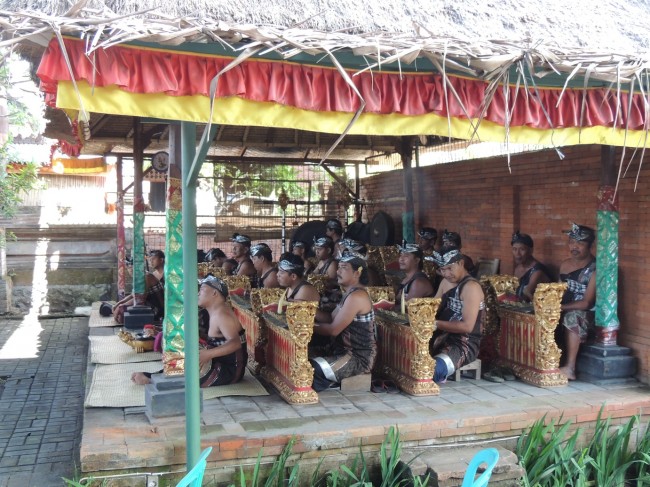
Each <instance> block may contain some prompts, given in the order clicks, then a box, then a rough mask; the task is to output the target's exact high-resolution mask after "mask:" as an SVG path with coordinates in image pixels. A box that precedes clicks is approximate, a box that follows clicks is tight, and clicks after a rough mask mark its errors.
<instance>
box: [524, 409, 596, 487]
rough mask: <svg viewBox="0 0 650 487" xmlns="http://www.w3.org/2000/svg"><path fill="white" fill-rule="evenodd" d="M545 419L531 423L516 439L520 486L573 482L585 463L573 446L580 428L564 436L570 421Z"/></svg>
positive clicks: (568, 483) (573, 483)
mask: <svg viewBox="0 0 650 487" xmlns="http://www.w3.org/2000/svg"><path fill="white" fill-rule="evenodd" d="M545 422H546V416H544V417H542V418H541V419H539V420H538V421H536V422H535V423H533V425H532V426H531V427H530V428H529V430H528V431H527V432H526V433H525V434H523V435H521V436H520V437H519V440H518V441H517V447H516V449H515V452H516V453H517V456H518V457H519V460H520V463H521V465H522V466H523V467H524V469H525V470H526V477H525V478H524V486H526V487H528V486H536V485H553V486H555V485H576V484H575V479H577V478H578V477H579V475H578V473H579V471H580V470H581V469H584V462H585V459H584V457H583V456H582V455H581V452H580V451H576V449H575V445H576V441H577V439H578V436H579V434H580V430H576V431H575V432H574V433H573V434H572V435H571V436H570V437H569V438H568V439H567V438H566V435H567V433H568V430H569V428H570V426H571V422H567V423H565V424H564V425H562V426H558V425H557V424H556V423H555V421H554V420H551V421H550V422H549V423H548V424H545Z"/></svg>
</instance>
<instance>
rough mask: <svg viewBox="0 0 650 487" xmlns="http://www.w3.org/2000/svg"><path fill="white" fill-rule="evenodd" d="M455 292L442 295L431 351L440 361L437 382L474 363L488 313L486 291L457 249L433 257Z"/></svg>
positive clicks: (438, 361)
mask: <svg viewBox="0 0 650 487" xmlns="http://www.w3.org/2000/svg"><path fill="white" fill-rule="evenodd" d="M433 257H434V259H435V262H436V264H437V265H438V266H439V267H440V271H441V272H442V275H443V277H444V278H445V279H447V281H449V282H450V284H451V286H453V287H452V288H451V289H449V290H448V291H447V292H445V293H444V294H443V295H442V303H441V304H440V307H439V308H438V314H437V315H436V330H435V332H434V333H433V337H432V338H431V342H430V344H429V350H430V353H431V355H432V356H433V358H434V359H435V361H436V366H435V371H434V376H433V380H434V381H435V382H444V381H445V380H446V379H447V377H449V376H450V375H452V374H453V373H454V372H455V371H456V370H458V369H459V368H460V367H462V366H463V365H466V364H468V363H471V362H473V361H474V360H475V359H476V357H477V355H478V351H479V347H480V340H481V323H482V318H483V311H484V309H485V303H484V301H483V300H484V295H483V289H482V288H481V285H480V284H479V283H478V281H477V280H476V279H474V278H473V277H472V276H470V275H469V272H467V269H465V263H464V259H463V254H461V253H460V252H459V251H458V250H456V249H449V250H446V251H443V252H442V253H440V254H439V253H437V252H434V253H433Z"/></svg>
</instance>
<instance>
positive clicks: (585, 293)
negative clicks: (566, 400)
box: [560, 223, 596, 380]
mask: <svg viewBox="0 0 650 487" xmlns="http://www.w3.org/2000/svg"><path fill="white" fill-rule="evenodd" d="M567 234H568V235H569V252H570V253H571V257H569V258H568V259H566V260H565V261H563V262H562V264H560V281H561V282H566V283H567V289H566V291H565V292H564V296H562V316H561V318H560V323H561V324H562V325H563V326H564V329H565V334H564V336H565V342H566V343H565V346H566V349H565V350H564V354H563V355H564V359H565V361H564V362H565V363H564V366H563V367H560V370H561V371H562V373H563V374H564V375H566V376H567V378H568V379H569V380H575V379H576V359H577V357H578V351H579V350H580V344H581V343H584V342H585V341H586V340H587V334H588V332H589V330H590V329H591V328H592V327H593V326H594V312H593V311H592V310H593V307H594V304H595V303H596V258H595V257H594V255H593V254H592V253H591V249H592V246H593V243H594V241H595V240H596V234H595V232H594V230H593V229H592V228H589V227H585V226H583V225H576V224H575V223H574V224H573V227H572V229H571V231H569V232H567Z"/></svg>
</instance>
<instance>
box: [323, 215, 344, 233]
mask: <svg viewBox="0 0 650 487" xmlns="http://www.w3.org/2000/svg"><path fill="white" fill-rule="evenodd" d="M325 228H329V229H330V230H335V231H336V232H337V233H343V225H341V222H340V221H338V220H337V219H335V218H332V219H331V220H328V221H327V224H326V225H325Z"/></svg>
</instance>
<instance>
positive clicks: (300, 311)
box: [262, 301, 318, 404]
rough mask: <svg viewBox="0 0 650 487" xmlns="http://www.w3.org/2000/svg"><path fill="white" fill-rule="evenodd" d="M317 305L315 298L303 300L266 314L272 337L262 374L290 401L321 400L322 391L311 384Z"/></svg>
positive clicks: (265, 321)
mask: <svg viewBox="0 0 650 487" xmlns="http://www.w3.org/2000/svg"><path fill="white" fill-rule="evenodd" d="M317 308H318V303H317V302H315V301H314V302H311V301H301V302H295V303H288V304H287V309H286V314H284V315H280V314H277V313H273V312H266V313H263V314H262V320H264V323H265V326H266V332H267V338H268V341H267V345H266V364H265V365H264V366H263V367H262V377H264V379H266V380H267V381H268V382H270V383H271V384H273V386H275V388H276V389H277V390H278V392H279V393H280V396H282V398H283V399H284V400H285V401H287V402H288V403H289V404H316V403H317V402H318V394H317V393H316V391H314V389H312V387H311V385H312V382H313V380H314V368H313V367H312V365H311V364H310V363H309V359H308V354H307V346H308V345H309V341H310V340H311V336H312V334H313V332H314V318H315V317H316V310H317Z"/></svg>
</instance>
